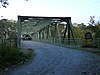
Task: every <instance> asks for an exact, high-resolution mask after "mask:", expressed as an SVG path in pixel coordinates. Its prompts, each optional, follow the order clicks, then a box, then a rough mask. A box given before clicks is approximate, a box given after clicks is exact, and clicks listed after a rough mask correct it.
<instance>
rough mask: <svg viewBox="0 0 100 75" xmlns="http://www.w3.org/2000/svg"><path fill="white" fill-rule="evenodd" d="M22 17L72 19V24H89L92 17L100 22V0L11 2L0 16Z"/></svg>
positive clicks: (8, 17)
mask: <svg viewBox="0 0 100 75" xmlns="http://www.w3.org/2000/svg"><path fill="white" fill-rule="evenodd" d="M17 15H22V16H53V17H56V16H58V17H63V16H64V17H72V23H82V22H83V23H84V22H85V23H88V22H89V18H90V16H96V20H100V0H29V1H27V2H26V1H24V0H9V6H8V7H7V8H0V16H3V18H7V19H14V20H17Z"/></svg>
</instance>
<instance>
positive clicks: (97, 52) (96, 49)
mask: <svg viewBox="0 0 100 75" xmlns="http://www.w3.org/2000/svg"><path fill="white" fill-rule="evenodd" d="M74 49H77V50H82V51H87V52H91V53H94V54H96V55H99V56H100V49H99V48H74Z"/></svg>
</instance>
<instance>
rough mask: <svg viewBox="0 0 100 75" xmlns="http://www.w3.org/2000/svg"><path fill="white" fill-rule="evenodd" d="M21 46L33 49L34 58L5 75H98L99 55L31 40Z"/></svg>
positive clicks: (99, 73)
mask: <svg viewBox="0 0 100 75" xmlns="http://www.w3.org/2000/svg"><path fill="white" fill-rule="evenodd" d="M22 47H23V48H27V47H28V48H33V49H35V53H36V57H35V59H33V60H32V61H31V62H30V63H28V64H26V65H24V66H22V67H19V68H17V69H14V70H12V71H10V72H8V73H7V74H5V75H100V56H97V55H94V54H91V53H88V52H84V51H79V50H74V49H68V48H63V47H58V46H53V45H49V44H43V43H38V42H32V41H24V42H23V43H22Z"/></svg>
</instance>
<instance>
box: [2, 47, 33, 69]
mask: <svg viewBox="0 0 100 75" xmlns="http://www.w3.org/2000/svg"><path fill="white" fill-rule="evenodd" d="M31 57H32V52H30V51H29V52H28V53H23V52H22V51H21V50H20V49H16V48H14V47H12V46H10V45H6V47H4V48H0V69H5V68H9V67H11V66H13V65H18V64H19V63H21V62H23V61H26V59H29V58H31Z"/></svg>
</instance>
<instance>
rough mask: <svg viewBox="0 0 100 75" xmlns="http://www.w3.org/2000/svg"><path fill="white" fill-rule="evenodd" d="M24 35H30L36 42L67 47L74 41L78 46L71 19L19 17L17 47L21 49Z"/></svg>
mask: <svg viewBox="0 0 100 75" xmlns="http://www.w3.org/2000/svg"><path fill="white" fill-rule="evenodd" d="M24 34H28V35H30V36H31V37H32V40H34V41H41V42H43V41H45V42H49V43H56V42H57V43H59V44H63V43H66V45H70V44H71V39H73V44H74V45H75V46H76V42H75V40H74V31H73V26H72V23H71V17H41V16H18V25H17V47H20V42H21V35H24ZM66 39H67V41H66Z"/></svg>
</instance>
